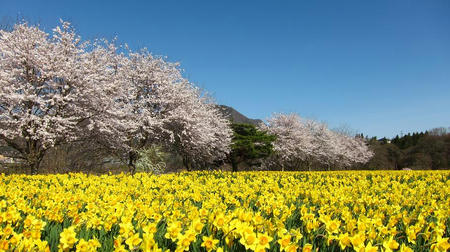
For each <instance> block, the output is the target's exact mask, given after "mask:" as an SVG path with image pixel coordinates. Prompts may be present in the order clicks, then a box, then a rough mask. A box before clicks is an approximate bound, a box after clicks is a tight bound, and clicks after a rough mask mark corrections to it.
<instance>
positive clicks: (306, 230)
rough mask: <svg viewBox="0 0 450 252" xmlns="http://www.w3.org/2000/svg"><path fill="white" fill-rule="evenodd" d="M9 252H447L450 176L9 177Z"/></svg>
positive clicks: (5, 200) (5, 237)
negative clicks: (131, 251)
mask: <svg viewBox="0 0 450 252" xmlns="http://www.w3.org/2000/svg"><path fill="white" fill-rule="evenodd" d="M0 182H1V187H0V251H45V250H50V251H74V250H76V251H128V250H135V251H164V250H171V251H246V250H247V251H341V250H343V251H354V250H356V251H365V252H367V251H447V250H449V248H450V244H449V238H448V237H449V234H450V171H390V172H389V171H377V172H365V171H358V172H356V171H353V172H351V171H345V172H344V171H340V172H242V173H228V172H191V173H177V174H165V175H160V176H156V175H150V174H145V173H140V174H135V175H134V176H130V175H125V174H120V175H101V176H95V175H86V174H66V175H35V176H28V175H10V176H6V175H0Z"/></svg>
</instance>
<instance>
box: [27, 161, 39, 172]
mask: <svg viewBox="0 0 450 252" xmlns="http://www.w3.org/2000/svg"><path fill="white" fill-rule="evenodd" d="M40 163H41V162H40V161H28V167H29V168H30V173H31V174H32V175H35V174H37V173H38V171H39V165H40Z"/></svg>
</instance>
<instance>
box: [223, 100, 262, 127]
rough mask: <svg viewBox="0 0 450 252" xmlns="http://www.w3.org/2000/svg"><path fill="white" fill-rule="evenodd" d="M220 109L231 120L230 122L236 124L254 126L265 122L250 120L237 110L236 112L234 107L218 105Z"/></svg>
mask: <svg viewBox="0 0 450 252" xmlns="http://www.w3.org/2000/svg"><path fill="white" fill-rule="evenodd" d="M217 106H218V107H219V109H220V111H222V112H223V114H224V115H225V116H226V117H228V119H230V121H232V122H234V123H248V124H253V125H259V124H260V123H262V122H263V121H262V120H260V119H250V118H248V117H246V116H245V115H243V114H241V113H239V112H238V111H237V110H235V109H234V108H232V107H229V106H226V105H217Z"/></svg>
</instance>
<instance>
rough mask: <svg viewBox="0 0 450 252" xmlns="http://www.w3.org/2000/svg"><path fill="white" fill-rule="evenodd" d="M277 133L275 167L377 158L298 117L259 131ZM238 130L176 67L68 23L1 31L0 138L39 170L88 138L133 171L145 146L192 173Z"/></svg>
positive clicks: (218, 154)
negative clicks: (161, 150)
mask: <svg viewBox="0 0 450 252" xmlns="http://www.w3.org/2000/svg"><path fill="white" fill-rule="evenodd" d="M261 129H262V130H264V131H267V132H268V133H269V134H271V135H275V136H276V140H275V142H274V143H273V145H274V154H273V155H272V156H271V158H270V159H269V160H271V161H272V164H271V165H278V166H280V167H282V169H284V168H292V167H294V168H295V167H298V166H299V164H300V163H302V162H303V163H305V162H306V163H311V162H313V161H319V162H320V163H322V164H328V165H332V164H333V165H334V164H343V165H350V164H353V163H365V162H367V161H368V160H369V159H370V157H371V156H372V153H371V151H370V150H368V148H367V146H366V144H365V143H364V142H363V141H362V140H361V139H358V138H353V137H349V136H345V135H341V134H338V133H335V132H333V131H330V130H329V129H328V128H327V127H326V126H325V125H324V124H321V123H318V122H316V121H313V120H303V119H301V118H300V117H298V115H296V114H290V115H283V114H277V115H275V116H274V117H273V118H271V119H269V120H268V121H267V124H264V125H262V126H261ZM232 137H233V131H232V129H231V127H230V124H229V122H228V120H227V119H226V118H225V117H224V115H223V114H222V113H221V111H220V110H219V109H218V107H217V106H216V105H215V104H214V102H212V101H211V100H210V98H208V96H207V95H204V94H203V93H202V92H201V91H200V90H199V89H198V88H197V87H195V86H194V85H193V84H191V83H190V82H189V81H188V80H186V79H185V78H183V76H182V73H181V70H180V69H179V66H178V64H177V63H170V62H167V61H166V60H165V59H164V58H162V57H155V56H153V55H152V54H150V53H149V52H148V51H147V50H141V51H137V52H136V51H132V50H130V49H129V48H128V47H127V46H126V45H123V46H118V45H116V44H115V43H114V42H109V41H107V40H104V39H100V40H96V41H93V42H89V41H82V40H81V38H80V37H79V36H78V35H77V34H76V33H75V31H74V30H73V28H72V27H71V26H70V24H69V23H67V22H62V21H61V24H60V26H57V27H56V28H55V29H53V32H52V34H48V33H46V32H44V31H43V30H41V29H40V28H39V27H37V26H32V25H28V24H27V23H22V24H17V25H15V26H14V28H13V29H12V30H11V31H0V141H3V142H4V143H6V144H7V145H8V146H9V147H10V148H12V149H13V150H14V157H16V158H21V159H23V160H24V161H25V163H26V164H27V165H28V166H29V168H30V170H31V171H32V173H36V172H37V171H38V169H39V165H40V163H41V161H42V159H43V157H44V156H45V155H46V153H47V152H48V150H49V149H50V148H52V147H54V146H58V145H63V144H67V143H73V142H77V141H89V142H90V143H92V144H95V145H96V146H100V147H102V148H103V149H107V150H108V152H109V153H111V154H114V155H115V156H116V157H119V158H121V159H122V160H124V161H126V162H127V163H128V165H129V167H130V169H131V171H134V168H135V162H136V160H137V158H138V151H139V150H140V149H141V148H143V147H145V146H146V145H149V144H156V145H159V146H164V147H165V148H166V149H169V150H170V151H173V152H176V153H178V154H179V155H180V156H181V157H182V158H183V162H184V164H185V166H186V167H189V166H190V164H193V163H194V164H201V165H203V166H208V165H209V164H212V163H214V162H216V161H218V160H224V159H226V158H227V157H229V156H230V155H229V153H230V150H231V148H232V146H233V145H232Z"/></svg>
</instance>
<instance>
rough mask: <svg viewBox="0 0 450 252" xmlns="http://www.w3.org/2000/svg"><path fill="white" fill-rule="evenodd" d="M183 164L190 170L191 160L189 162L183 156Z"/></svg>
mask: <svg viewBox="0 0 450 252" xmlns="http://www.w3.org/2000/svg"><path fill="white" fill-rule="evenodd" d="M183 165H184V167H185V168H186V170H187V171H191V170H192V169H191V162H189V158H187V157H183Z"/></svg>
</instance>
